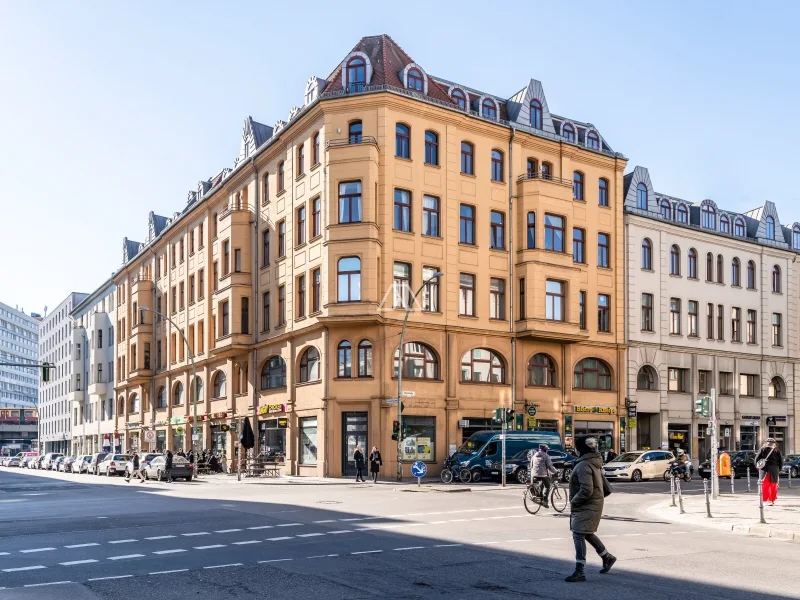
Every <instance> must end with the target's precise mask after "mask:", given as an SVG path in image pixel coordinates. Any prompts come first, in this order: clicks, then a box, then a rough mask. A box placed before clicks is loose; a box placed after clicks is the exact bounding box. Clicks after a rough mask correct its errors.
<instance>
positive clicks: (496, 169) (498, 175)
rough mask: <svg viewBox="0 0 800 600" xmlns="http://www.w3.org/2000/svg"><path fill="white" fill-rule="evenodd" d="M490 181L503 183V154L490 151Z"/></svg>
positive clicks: (497, 151) (498, 151)
mask: <svg viewBox="0 0 800 600" xmlns="http://www.w3.org/2000/svg"><path fill="white" fill-rule="evenodd" d="M492 181H503V153H502V152H500V150H492Z"/></svg>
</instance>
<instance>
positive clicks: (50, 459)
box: [40, 452, 64, 471]
mask: <svg viewBox="0 0 800 600" xmlns="http://www.w3.org/2000/svg"><path fill="white" fill-rule="evenodd" d="M63 456H64V455H63V454H61V453H60V452H48V453H47V454H45V455H44V458H43V459H42V462H41V464H40V468H42V469H44V470H45V471H51V470H52V469H53V467H54V466H55V462H56V461H57V460H58V459H59V458H61V457H63Z"/></svg>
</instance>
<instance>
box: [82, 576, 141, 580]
mask: <svg viewBox="0 0 800 600" xmlns="http://www.w3.org/2000/svg"><path fill="white" fill-rule="evenodd" d="M128 577H133V575H110V576H108V577H93V578H92V579H87V580H86V581H105V580H106V579H127V578H128Z"/></svg>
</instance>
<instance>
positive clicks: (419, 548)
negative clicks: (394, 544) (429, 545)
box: [395, 546, 425, 551]
mask: <svg viewBox="0 0 800 600" xmlns="http://www.w3.org/2000/svg"><path fill="white" fill-rule="evenodd" d="M424 547H425V546H406V547H405V548H395V550H397V551H400V550H422V549H423V548H424Z"/></svg>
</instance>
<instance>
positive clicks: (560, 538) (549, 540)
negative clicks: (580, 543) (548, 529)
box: [537, 536, 608, 542]
mask: <svg viewBox="0 0 800 600" xmlns="http://www.w3.org/2000/svg"><path fill="white" fill-rule="evenodd" d="M606 537H608V536H606ZM563 539H564V538H563V537H557V538H539V539H538V540H537V541H539V542H551V541H553V540H563Z"/></svg>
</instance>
